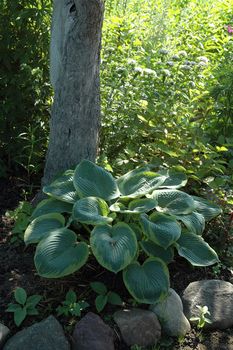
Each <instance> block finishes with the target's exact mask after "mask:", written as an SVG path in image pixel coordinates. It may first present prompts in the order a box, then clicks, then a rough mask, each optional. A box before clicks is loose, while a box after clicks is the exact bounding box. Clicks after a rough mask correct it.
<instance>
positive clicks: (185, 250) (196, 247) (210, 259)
mask: <svg viewBox="0 0 233 350" xmlns="http://www.w3.org/2000/svg"><path fill="white" fill-rule="evenodd" d="M177 250H178V253H179V255H180V256H183V257H184V258H185V259H187V260H188V261H189V262H190V263H191V264H192V265H194V266H209V265H213V264H215V263H216V262H218V261H219V260H218V256H217V254H216V252H215V251H214V250H213V249H212V248H211V247H210V246H209V244H208V243H206V242H205V241H204V239H203V238H202V237H201V236H197V235H196V234H195V233H192V232H188V231H183V232H182V234H181V236H180V238H179V240H178V241H177Z"/></svg>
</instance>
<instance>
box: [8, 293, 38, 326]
mask: <svg viewBox="0 0 233 350" xmlns="http://www.w3.org/2000/svg"><path fill="white" fill-rule="evenodd" d="M14 298H15V301H16V302H17V303H16V304H13V303H10V304H9V305H8V308H7V310H6V312H13V313H14V322H15V324H16V326H20V325H21V323H22V322H23V320H24V319H25V318H26V316H34V315H38V314H39V312H38V310H37V309H36V306H37V304H38V303H39V302H40V300H41V299H42V297H41V295H31V296H29V297H28V296H27V293H26V291H25V289H23V288H20V287H18V288H16V290H15V292H14Z"/></svg>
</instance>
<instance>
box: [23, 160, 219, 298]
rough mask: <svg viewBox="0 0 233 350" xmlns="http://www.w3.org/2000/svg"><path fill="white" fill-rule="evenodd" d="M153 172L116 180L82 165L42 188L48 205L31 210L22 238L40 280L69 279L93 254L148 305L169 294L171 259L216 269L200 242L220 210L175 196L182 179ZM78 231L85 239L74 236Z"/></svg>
mask: <svg viewBox="0 0 233 350" xmlns="http://www.w3.org/2000/svg"><path fill="white" fill-rule="evenodd" d="M153 168H154V167H153V165H146V166H144V167H142V168H137V169H135V170H133V171H131V172H129V173H127V174H125V175H123V176H121V177H119V178H118V179H115V178H114V177H113V176H112V175H111V174H110V173H109V172H107V171H106V170H105V169H103V168H101V167H99V166H97V165H95V164H94V163H92V162H90V161H87V160H84V161H82V162H81V163H80V164H79V165H77V167H76V169H75V170H74V171H73V170H68V171H66V172H65V173H64V174H63V175H62V176H60V177H58V178H57V179H56V180H55V181H54V182H53V183H52V184H51V185H49V186H46V187H44V189H43V191H44V192H45V193H46V194H47V195H49V196H50V198H49V199H45V200H43V201H42V202H41V203H39V205H38V206H37V208H36V209H35V210H34V212H33V214H32V222H31V223H30V225H29V226H28V228H27V229H26V231H25V235H24V240H25V243H26V244H32V243H37V248H36V253H35V266H36V269H37V272H38V274H39V275H40V276H42V277H47V278H60V277H63V276H66V275H69V274H72V273H74V272H75V271H77V270H79V269H80V268H81V267H82V266H83V265H85V263H86V262H87V259H88V255H89V253H92V254H93V255H94V256H95V258H96V260H97V261H98V263H99V264H100V265H101V266H103V267H104V268H105V269H107V270H109V271H111V272H113V273H118V272H120V271H122V272H123V279H124V283H125V286H126V288H127V289H128V291H129V292H130V294H131V295H132V296H133V297H134V298H135V300H137V301H138V302H141V303H148V304H152V303H155V302H156V301H159V300H160V299H161V298H164V297H165V296H166V294H167V292H168V288H169V272H168V268H167V265H168V264H169V262H171V261H172V260H173V256H174V251H177V252H178V254H179V255H180V256H182V257H184V258H186V259H187V260H188V261H189V262H190V263H191V264H193V265H195V266H208V265H211V264H214V263H216V262H217V261H218V257H217V254H216V253H215V251H214V250H213V249H212V248H211V247H210V246H209V245H208V244H207V243H206V242H205V241H204V239H203V238H202V236H201V235H202V233H203V231H204V228H205V221H209V220H211V219H212V218H214V217H215V216H216V215H219V213H220V212H221V210H220V209H219V207H218V206H216V205H214V204H211V203H209V202H208V201H206V200H205V199H202V198H199V197H196V196H191V195H189V194H187V193H185V192H182V191H180V190H179V189H180V188H181V187H183V186H185V184H186V183H187V178H186V175H185V174H183V173H180V172H177V171H175V170H172V169H171V170H169V169H158V170H157V171H156V172H155V171H154V170H153ZM62 213H63V214H65V216H63V215H62ZM77 224H79V225H80V224H82V225H83V226H84V227H85V228H86V229H87V230H86V232H83V231H81V230H80V229H79V230H78V231H77V232H76V229H75V227H77ZM146 256H147V258H146Z"/></svg>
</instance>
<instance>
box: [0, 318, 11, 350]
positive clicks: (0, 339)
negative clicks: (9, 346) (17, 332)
mask: <svg viewBox="0 0 233 350" xmlns="http://www.w3.org/2000/svg"><path fill="white" fill-rule="evenodd" d="M9 333H10V330H9V328H8V327H6V326H5V325H4V324H2V323H0V349H1V348H2V346H3V344H4V343H5V341H6V338H7V337H8V335H9Z"/></svg>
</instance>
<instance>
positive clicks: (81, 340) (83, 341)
mask: <svg viewBox="0 0 233 350" xmlns="http://www.w3.org/2000/svg"><path fill="white" fill-rule="evenodd" d="M72 349H73V350H114V332H113V330H112V329H111V328H110V327H109V326H108V325H106V324H105V323H104V322H103V320H102V319H101V318H100V317H99V316H98V315H96V314H94V313H92V312H88V313H87V314H86V316H84V317H83V318H82V319H81V320H80V321H79V322H78V323H77V324H76V326H75V329H74V332H73V345H72Z"/></svg>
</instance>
